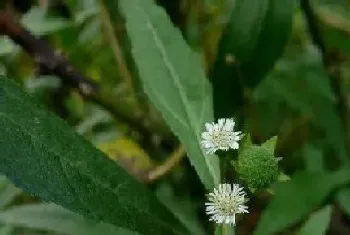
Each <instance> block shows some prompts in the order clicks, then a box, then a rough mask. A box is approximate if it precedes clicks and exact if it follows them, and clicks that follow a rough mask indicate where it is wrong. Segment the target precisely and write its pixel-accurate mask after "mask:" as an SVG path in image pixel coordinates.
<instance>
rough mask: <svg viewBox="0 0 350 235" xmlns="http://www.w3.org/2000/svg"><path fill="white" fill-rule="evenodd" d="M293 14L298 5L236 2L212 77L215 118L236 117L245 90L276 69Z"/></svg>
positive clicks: (263, 0)
mask: <svg viewBox="0 0 350 235" xmlns="http://www.w3.org/2000/svg"><path fill="white" fill-rule="evenodd" d="M293 11H294V1H280V0H261V1H255V0H238V1H236V2H235V7H234V9H233V11H232V13H231V19H230V21H229V22H228V24H227V25H226V28H225V30H224V33H223V35H222V38H221V40H220V42H219V49H218V54H217V59H216V61H215V63H214V67H213V70H212V73H211V77H212V80H213V87H214V107H215V117H217V118H218V117H230V116H233V115H234V114H235V113H236V112H237V111H238V110H239V108H240V106H242V104H243V102H244V92H245V91H244V90H245V88H254V87H256V86H257V85H258V84H259V83H260V81H261V80H262V79H263V77H264V76H265V75H266V73H267V72H268V71H269V70H270V69H271V68H272V67H273V65H274V63H275V61H276V60H277V59H278V58H279V57H280V56H281V54H282V52H283V50H284V46H285V44H286V43H287V41H288V37H289V33H290V30H291V23H292V15H293ZM271 41H274V43H273V44H271ZM227 102H230V104H231V105H230V106H229V107H227Z"/></svg>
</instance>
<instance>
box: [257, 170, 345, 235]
mask: <svg viewBox="0 0 350 235" xmlns="http://www.w3.org/2000/svg"><path fill="white" fill-rule="evenodd" d="M349 180H350V171H349V168H343V169H341V170H339V171H337V172H334V173H327V174H326V173H320V172H315V173H309V172H300V173H298V174H296V175H295V176H294V177H293V178H292V180H290V181H288V182H286V183H283V184H281V185H279V187H278V188H277V189H276V196H275V197H274V198H273V199H272V201H271V202H270V204H269V205H268V207H267V208H266V210H265V211H264V213H263V215H262V217H261V219H260V222H259V224H258V226H257V229H256V231H255V233H254V235H270V234H275V233H277V232H278V231H280V230H282V229H284V228H286V227H288V226H291V225H293V224H294V223H296V222H298V221H299V220H301V219H302V218H303V217H304V216H306V215H307V214H308V213H309V212H311V211H312V210H313V209H315V208H316V207H317V206H319V205H320V204H321V203H322V202H323V201H324V200H325V198H326V197H327V196H328V195H329V194H330V193H331V192H332V191H333V190H334V189H336V188H337V187H338V186H340V185H342V184H346V183H348V182H349Z"/></svg>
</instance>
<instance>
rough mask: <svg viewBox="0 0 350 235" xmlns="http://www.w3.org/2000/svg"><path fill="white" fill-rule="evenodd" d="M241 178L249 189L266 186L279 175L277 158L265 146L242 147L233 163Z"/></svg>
mask: <svg viewBox="0 0 350 235" xmlns="http://www.w3.org/2000/svg"><path fill="white" fill-rule="evenodd" d="M234 166H235V169H236V171H237V173H238V174H239V177H240V179H241V180H243V182H244V183H246V184H247V186H248V187H249V189H250V190H251V191H254V190H255V189H261V188H266V187H267V186H269V185H270V184H271V183H273V182H275V181H276V180H277V177H278V175H279V170H278V158H275V157H274V155H273V153H272V152H271V151H269V150H268V149H267V148H264V147H259V146H250V147H248V148H246V149H244V150H243V151H242V152H241V153H240V154H239V156H238V159H237V161H236V162H235V163H234Z"/></svg>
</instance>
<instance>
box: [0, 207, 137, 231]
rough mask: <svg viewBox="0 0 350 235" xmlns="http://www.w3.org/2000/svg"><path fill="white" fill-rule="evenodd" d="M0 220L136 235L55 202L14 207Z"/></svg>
mask: <svg viewBox="0 0 350 235" xmlns="http://www.w3.org/2000/svg"><path fill="white" fill-rule="evenodd" d="M0 222H1V223H2V224H7V225H11V226H16V227H23V228H30V229H38V230H46V231H52V232H57V233H60V234H66V235H80V234H81V235H101V234H103V235H117V234H123V235H124V234H125V235H132V234H133V235H136V234H138V233H134V232H131V231H128V230H126V229H122V228H117V227H115V226H113V225H111V224H107V223H101V222H95V221H91V220H86V219H84V218H83V217H82V216H81V215H78V214H76V213H73V212H70V211H68V210H66V209H64V208H62V207H60V206H57V205H55V204H52V203H50V204H44V203H43V204H34V205H24V206H17V207H13V208H11V209H9V210H7V211H3V212H0Z"/></svg>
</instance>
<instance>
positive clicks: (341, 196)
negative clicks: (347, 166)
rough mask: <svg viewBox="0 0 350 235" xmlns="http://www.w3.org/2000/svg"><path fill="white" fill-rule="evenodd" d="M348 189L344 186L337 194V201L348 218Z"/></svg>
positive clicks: (349, 215)
mask: <svg viewBox="0 0 350 235" xmlns="http://www.w3.org/2000/svg"><path fill="white" fill-rule="evenodd" d="M349 198H350V189H349V188H344V189H342V190H340V191H339V193H338V194H337V201H338V203H339V205H340V206H341V207H342V208H343V210H344V212H345V213H346V214H347V215H348V218H350V201H349Z"/></svg>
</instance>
